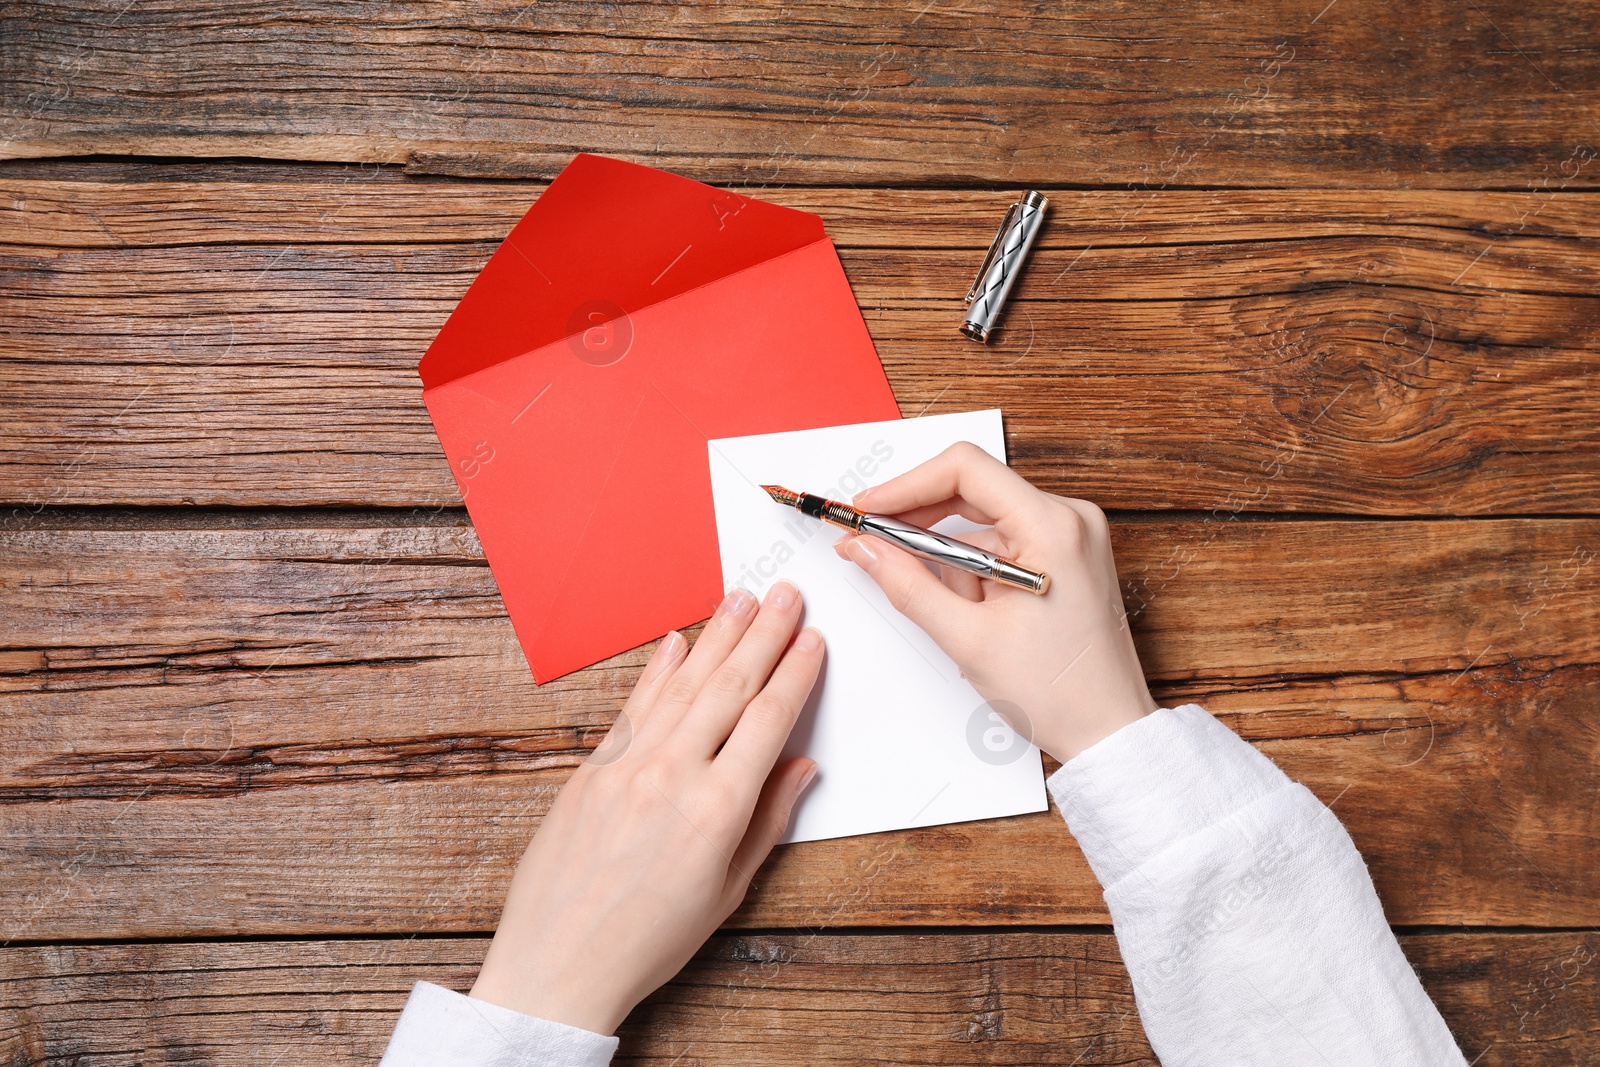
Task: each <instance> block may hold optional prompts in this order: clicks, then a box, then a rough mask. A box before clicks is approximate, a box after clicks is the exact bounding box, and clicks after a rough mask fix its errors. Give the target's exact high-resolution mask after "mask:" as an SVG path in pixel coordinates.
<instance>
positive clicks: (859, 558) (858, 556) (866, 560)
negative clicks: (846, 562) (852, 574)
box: [844, 537, 878, 571]
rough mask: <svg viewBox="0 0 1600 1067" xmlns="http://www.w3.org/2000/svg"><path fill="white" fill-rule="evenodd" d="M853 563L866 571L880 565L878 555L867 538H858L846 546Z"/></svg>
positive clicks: (845, 548)
mask: <svg viewBox="0 0 1600 1067" xmlns="http://www.w3.org/2000/svg"><path fill="white" fill-rule="evenodd" d="M844 550H845V552H846V553H847V554H848V555H849V557H850V560H851V562H853V563H854V564H855V565H856V566H858V567H860V568H861V569H862V570H864V571H870V570H871V569H872V568H873V567H876V566H877V565H878V553H877V552H876V550H874V549H873V547H872V546H871V545H869V544H868V543H867V539H866V538H865V537H857V538H855V539H854V540H852V541H851V542H850V543H849V544H847V545H845V546H844Z"/></svg>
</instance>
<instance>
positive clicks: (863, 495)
mask: <svg viewBox="0 0 1600 1067" xmlns="http://www.w3.org/2000/svg"><path fill="white" fill-rule="evenodd" d="M876 488H877V486H869V487H867V488H866V489H863V490H861V492H859V493H857V494H856V495H855V496H853V497H851V498H850V503H852V504H860V503H862V502H864V501H865V500H866V499H867V497H869V496H871V495H872V490H873V489H876Z"/></svg>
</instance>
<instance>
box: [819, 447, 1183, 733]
mask: <svg viewBox="0 0 1600 1067" xmlns="http://www.w3.org/2000/svg"><path fill="white" fill-rule="evenodd" d="M852 503H853V504H854V505H855V506H856V507H858V508H861V509H863V510H866V511H872V512H877V513H880V514H888V515H894V516H897V517H898V518H901V519H903V520H905V521H906V522H910V523H915V524H916V525H918V526H931V525H932V524H933V523H936V522H938V521H939V520H940V519H943V518H946V517H947V516H949V515H953V514H954V515H962V516H965V517H966V518H968V519H970V520H971V521H973V522H976V523H982V524H985V525H992V526H993V527H994V529H993V530H989V531H984V532H982V533H976V534H971V535H966V534H964V535H962V536H963V538H964V539H967V540H969V541H971V542H972V543H973V544H975V545H977V546H978V547H979V548H984V549H987V550H989V551H991V552H997V553H999V554H1000V555H1002V556H1008V557H1010V558H1012V559H1015V560H1017V561H1018V562H1019V563H1021V564H1022V565H1023V566H1026V567H1030V568H1032V569H1034V570H1042V571H1045V572H1046V573H1048V574H1049V575H1050V591H1049V592H1048V593H1046V594H1045V595H1044V596H1036V595H1035V594H1033V593H1030V592H1028V591H1026V590H1023V589H1016V588H1013V587H1011V586H1007V585H1002V584H1000V583H998V582H991V581H980V580H979V579H978V578H977V577H975V576H974V575H971V574H967V573H965V572H963V571H957V570H953V569H951V568H940V575H939V576H937V577H936V576H935V575H934V574H933V573H932V572H931V571H930V570H929V569H928V568H927V566H925V565H924V564H923V563H922V562H921V561H920V560H918V559H917V558H915V557H914V556H911V555H909V554H908V553H906V552H903V551H901V550H900V549H898V548H896V547H894V546H893V545H890V544H888V543H886V542H884V541H882V540H879V539H878V538H875V537H846V538H844V539H842V540H841V541H840V542H839V543H838V545H836V546H835V550H836V551H838V552H839V554H840V555H842V556H844V557H845V558H847V559H851V560H854V561H855V562H856V563H857V564H858V565H860V566H861V567H862V569H864V570H865V571H866V572H867V573H868V574H869V575H871V576H872V579H873V580H874V581H876V582H877V583H878V585H879V587H880V588H882V589H883V592H884V595H885V596H887V597H888V598H889V602H890V603H891V604H893V605H894V606H895V607H896V608H897V609H899V611H900V612H901V613H902V614H904V615H905V616H906V617H907V618H909V619H910V620H911V621H912V622H914V623H916V624H917V625H918V626H920V627H922V629H923V630H925V631H926V632H927V634H928V636H929V637H932V638H933V640H934V641H935V642H937V643H938V645H939V647H940V648H942V649H944V651H945V653H946V654H947V655H949V656H950V658H951V659H953V660H955V662H956V664H957V665H958V666H959V667H960V668H961V671H962V673H963V674H964V675H965V676H966V678H967V680H968V681H970V682H971V683H972V685H973V687H974V688H975V689H977V690H978V692H979V694H980V695H982V697H983V698H984V699H985V700H986V701H988V702H989V704H990V706H991V707H993V708H994V710H995V711H997V712H999V713H1000V714H1001V715H1003V716H1004V717H1005V718H1006V719H1007V721H1009V722H1010V723H1011V725H1012V727H1013V728H1014V729H1015V730H1017V732H1018V733H1020V734H1023V735H1024V736H1026V737H1029V738H1031V739H1032V740H1033V742H1034V743H1035V744H1037V745H1038V746H1039V747H1040V748H1042V749H1044V750H1045V751H1046V752H1048V753H1050V754H1051V755H1052V756H1054V757H1055V758H1056V759H1058V760H1060V761H1062V762H1063V763H1064V762H1066V761H1067V760H1069V759H1071V758H1072V757H1073V756H1076V755H1077V754H1078V753H1079V752H1082V751H1083V750H1084V749H1086V748H1088V747H1089V746H1090V745H1092V744H1094V743H1095V742H1096V741H1099V740H1100V739H1101V738H1103V737H1108V736H1110V735H1111V734H1112V733H1114V732H1116V731H1117V730H1118V729H1120V728H1121V727H1123V726H1125V725H1127V724H1128V723H1130V722H1132V721H1134V720H1135V719H1138V718H1139V717H1141V716H1143V715H1146V714H1148V713H1149V712H1151V711H1154V710H1155V707H1156V705H1155V702H1154V701H1153V700H1151V699H1150V690H1149V689H1148V688H1146V686H1145V682H1144V672H1143V671H1142V670H1140V668H1139V657H1138V654H1137V653H1136V652H1135V651H1134V648H1133V638H1132V637H1131V635H1130V634H1129V633H1128V626H1127V613H1126V611H1125V610H1124V609H1123V606H1122V593H1121V591H1120V589H1119V587H1118V583H1117V572H1116V568H1115V566H1114V565H1113V564H1112V560H1111V539H1110V535H1109V532H1108V529H1107V526H1106V518H1105V515H1104V513H1102V512H1101V510H1100V509H1099V508H1097V507H1095V506H1094V505H1093V504H1091V503H1089V502H1088V501H1086V500H1073V499H1070V498H1067V497H1059V496H1052V495H1051V494H1049V493H1045V492H1041V491H1040V490H1038V489H1035V488H1034V487H1033V486H1031V485H1029V484H1028V483H1027V482H1026V481H1024V480H1023V479H1022V477H1021V476H1020V475H1018V474H1016V473H1015V472H1014V471H1012V470H1011V469H1010V468H1009V467H1007V466H1006V465H1005V464H1004V463H1001V462H1000V461H999V460H997V459H995V458H994V457H993V456H991V455H989V454H988V453H987V452H985V451H983V450H982V449H981V448H979V447H977V446H976V445H973V444H969V443H966V442H963V443H961V444H957V445H953V446H951V447H950V448H948V449H946V450H945V451H944V452H942V453H940V454H939V455H938V456H935V457H934V458H933V459H931V460H929V461H928V462H926V463H924V464H922V465H921V466H919V467H917V468H915V469H914V470H910V471H907V472H906V473H905V474H902V475H901V476H900V477H898V478H894V479H891V480H889V481H887V482H885V483H883V484H882V485H879V486H874V487H873V488H871V489H868V490H866V491H865V492H862V493H858V494H857V495H856V497H855V499H854V500H853V501H852Z"/></svg>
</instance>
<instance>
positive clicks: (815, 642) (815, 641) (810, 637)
mask: <svg viewBox="0 0 1600 1067" xmlns="http://www.w3.org/2000/svg"><path fill="white" fill-rule="evenodd" d="M821 645H822V635H821V634H820V633H818V632H817V631H816V630H814V629H812V628H811V627H809V626H807V627H806V628H805V629H804V630H801V631H800V636H799V637H796V638H795V639H794V649H795V651H796V652H815V651H816V650H817V649H818V648H819V647H820V646H821Z"/></svg>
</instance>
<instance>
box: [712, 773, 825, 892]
mask: <svg viewBox="0 0 1600 1067" xmlns="http://www.w3.org/2000/svg"><path fill="white" fill-rule="evenodd" d="M816 771H817V764H816V761H815V760H810V759H806V758H805V757H803V756H801V757H797V758H795V759H792V760H786V761H785V762H784V764H783V766H782V767H779V768H778V769H777V770H775V771H773V772H772V774H770V775H769V776H768V777H767V781H766V784H765V785H763V786H762V787H761V797H760V799H759V800H757V801H756V806H755V810H754V811H753V812H752V813H751V815H750V826H749V828H748V829H747V830H746V831H745V834H744V839H743V840H742V841H740V842H739V847H738V848H736V849H734V851H733V862H732V863H731V864H729V866H728V882H727V886H726V889H725V893H726V895H725V897H724V903H725V905H726V907H727V910H728V911H730V912H731V911H733V909H734V908H736V907H738V906H739V902H740V901H741V900H743V899H744V894H745V891H746V890H747V889H749V888H750V879H751V878H752V877H754V875H755V873H756V871H757V870H758V869H760V867H761V865H762V864H763V863H765V862H766V861H767V857H768V856H770V855H771V854H772V847H773V846H774V845H776V844H777V843H778V839H779V838H781V837H782V836H783V832H784V831H785V830H787V829H788V828H789V818H790V816H791V815H793V814H794V806H795V804H796V803H797V802H798V801H799V799H800V794H801V793H803V792H804V791H805V789H806V787H807V786H808V785H810V784H811V780H812V778H813V777H815V775H816Z"/></svg>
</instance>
